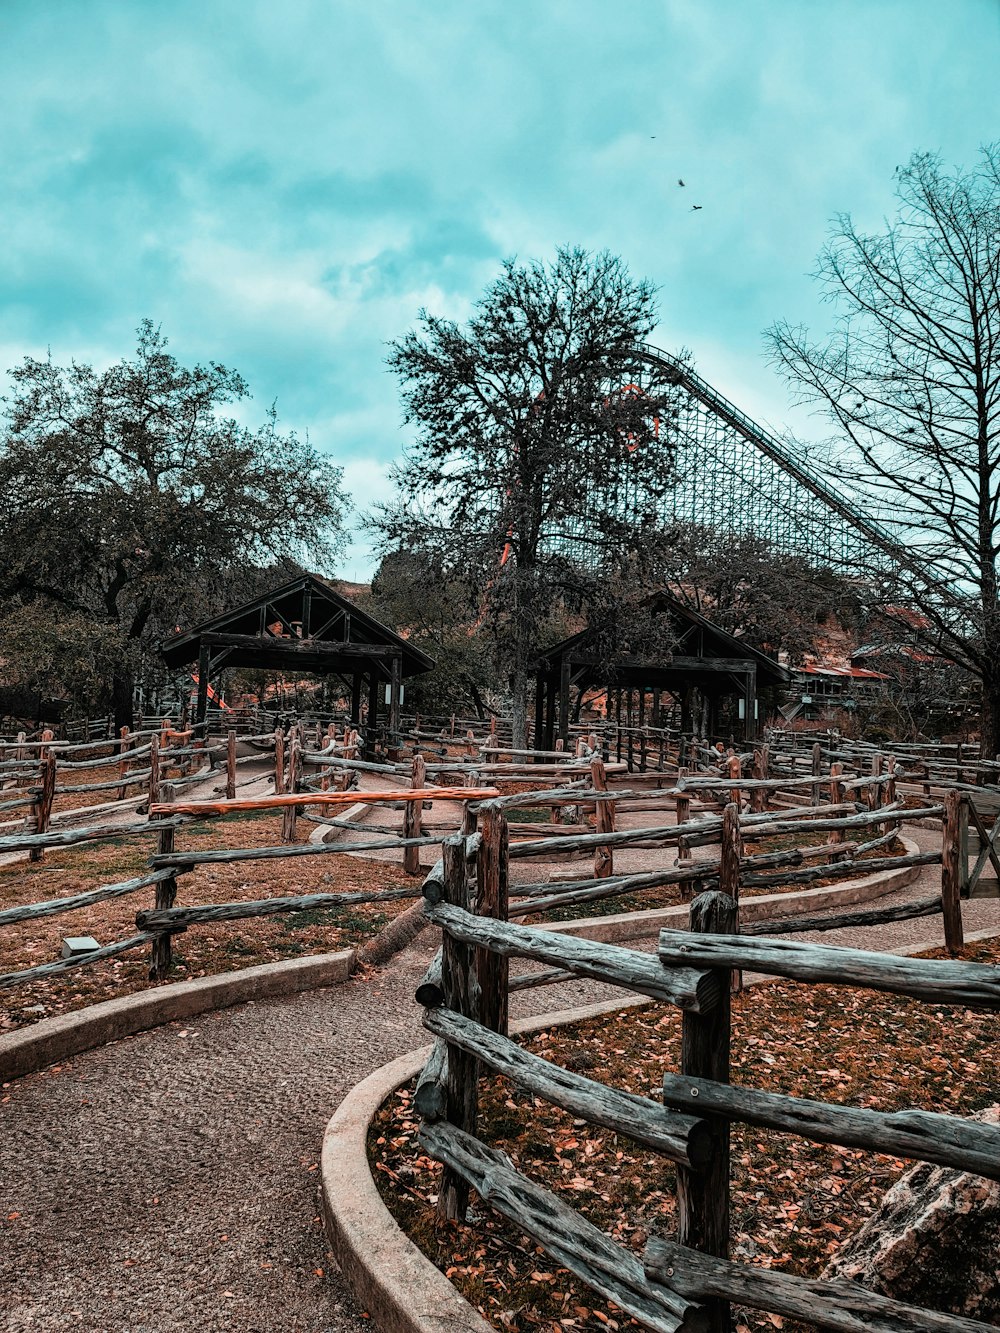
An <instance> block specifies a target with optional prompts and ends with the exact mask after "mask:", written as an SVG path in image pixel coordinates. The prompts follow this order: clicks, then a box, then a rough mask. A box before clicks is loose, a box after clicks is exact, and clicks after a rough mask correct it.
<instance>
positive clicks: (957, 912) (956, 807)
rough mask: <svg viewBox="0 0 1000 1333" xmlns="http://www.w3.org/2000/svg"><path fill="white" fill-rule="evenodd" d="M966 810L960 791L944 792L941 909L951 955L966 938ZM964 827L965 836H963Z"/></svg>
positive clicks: (956, 951)
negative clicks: (964, 850)
mask: <svg viewBox="0 0 1000 1333" xmlns="http://www.w3.org/2000/svg"><path fill="white" fill-rule="evenodd" d="M968 818H969V811H968V808H967V807H966V804H965V800H964V798H963V796H962V793H961V792H958V791H947V792H945V796H944V816H943V818H942V820H941V910H942V914H943V916H944V943H945V948H946V949H947V950H948V952H949V953H950V954H952V955H953V956H954V955H955V954H956V953H958V952H959V951H960V950H961V948H962V946H963V944H964V943H965V939H964V936H963V933H962V896H963V895H962V889H963V885H964V882H965V880H966V878H967V876H968V857H967V855H963V849H964V846H965V845H966V844H967V842H968ZM963 826H964V832H965V837H963Z"/></svg>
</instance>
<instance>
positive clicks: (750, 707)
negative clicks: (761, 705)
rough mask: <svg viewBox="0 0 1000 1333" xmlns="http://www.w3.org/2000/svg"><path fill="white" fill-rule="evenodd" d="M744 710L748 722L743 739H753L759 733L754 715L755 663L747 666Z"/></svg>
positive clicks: (755, 697) (755, 707) (755, 699)
mask: <svg viewBox="0 0 1000 1333" xmlns="http://www.w3.org/2000/svg"><path fill="white" fill-rule="evenodd" d="M743 711H744V714H745V724H746V725H745V726H744V728H743V739H744V740H746V741H752V740H754V738H755V737H756V735H757V719H756V717H755V716H754V714H755V713H756V711H757V668H756V666H753V665H751V666H750V667H748V668H747V674H746V684H745V686H744V688H743Z"/></svg>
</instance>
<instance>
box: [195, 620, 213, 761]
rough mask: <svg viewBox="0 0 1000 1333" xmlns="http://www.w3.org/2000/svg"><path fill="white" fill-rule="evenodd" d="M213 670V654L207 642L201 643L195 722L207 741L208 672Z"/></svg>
mask: <svg viewBox="0 0 1000 1333" xmlns="http://www.w3.org/2000/svg"><path fill="white" fill-rule="evenodd" d="M210 670H211V656H210V652H209V649H208V646H207V645H206V644H201V645H200V646H199V648H198V704H197V708H196V711H195V722H196V723H197V724H198V725H199V726H201V728H202V730H201V739H202V740H203V741H207V739H208V727H207V726H204V725H203V724H204V723H205V721H206V719H207V718H208V673H209V671H210Z"/></svg>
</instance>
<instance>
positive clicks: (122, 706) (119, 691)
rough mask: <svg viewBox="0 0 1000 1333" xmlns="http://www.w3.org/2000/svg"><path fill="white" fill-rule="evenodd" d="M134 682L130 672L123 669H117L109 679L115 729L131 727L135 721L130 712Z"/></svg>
mask: <svg viewBox="0 0 1000 1333" xmlns="http://www.w3.org/2000/svg"><path fill="white" fill-rule="evenodd" d="M134 685H135V680H134V677H133V675H132V672H131V671H129V670H128V669H127V668H125V667H121V668H119V670H117V671H116V672H115V673H114V675H113V676H112V677H111V711H112V712H113V713H114V715H115V729H116V730H120V729H121V728H122V727H129V728H131V727H133V726H134V725H135V719H134V716H133V712H132V692H133V687H134Z"/></svg>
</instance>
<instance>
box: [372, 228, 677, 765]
mask: <svg viewBox="0 0 1000 1333" xmlns="http://www.w3.org/2000/svg"><path fill="white" fill-rule="evenodd" d="M654 323H655V302H654V292H653V289H652V287H651V286H650V285H649V284H648V283H646V282H641V281H634V280H633V279H632V278H631V277H630V275H629V273H628V270H627V269H626V267H625V265H624V264H623V263H622V261H621V260H620V259H617V258H615V257H614V256H612V255H609V254H607V253H603V254H599V255H596V256H592V255H590V254H587V253H586V252H585V251H583V250H579V249H561V250H559V251H558V252H557V255H556V258H555V261H554V262H553V263H551V264H548V265H546V264H543V263H540V262H531V263H528V264H523V265H522V264H518V263H517V262H516V261H515V260H513V259H511V260H508V261H507V262H506V263H505V264H504V265H503V270H502V273H501V275H500V276H499V278H498V279H497V280H496V281H495V282H494V283H492V284H491V286H490V287H489V288H487V290H486V292H485V293H484V295H483V297H482V298H481V299H480V301H479V302H478V303H477V305H476V307H475V311H474V313H473V315H472V318H471V319H470V320H469V321H468V323H467V324H466V325H465V326H464V327H460V326H459V325H458V324H456V323H455V322H454V321H452V320H447V319H442V318H440V317H438V316H436V315H431V314H428V313H427V312H426V311H422V312H421V313H420V327H419V329H418V330H415V331H411V332H410V333H408V334H407V335H406V336H405V337H404V338H402V339H401V340H399V341H398V342H396V343H394V344H393V345H392V347H391V351H390V355H389V365H390V367H391V369H392V370H393V371H394V372H395V373H396V375H397V376H398V378H399V380H400V384H401V393H402V400H403V405H404V410H405V420H406V423H407V424H408V425H410V426H412V427H413V428H414V431H415V438H414V440H413V443H412V446H411V449H410V451H409V454H408V456H407V458H406V459H405V462H404V463H403V464H402V465H401V466H400V467H399V469H398V470H397V473H396V481H397V484H398V491H399V493H398V499H397V500H396V501H395V503H393V504H391V505H389V506H386V507H383V508H382V509H381V510H380V511H379V514H378V523H379V526H380V528H381V532H382V537H383V549H384V550H385V551H386V552H390V551H398V550H403V551H407V550H420V551H424V552H427V553H431V554H432V555H433V556H434V558H437V559H440V561H441V562H442V565H443V567H445V568H447V569H449V570H450V571H452V572H453V573H454V576H455V577H456V578H457V579H458V580H459V581H460V582H462V583H464V584H468V585H469V586H471V587H472V588H473V589H474V590H475V593H476V598H477V600H478V602H479V604H480V614H481V616H482V621H481V629H480V631H479V632H480V633H482V634H483V635H488V636H489V637H490V638H491V639H492V642H493V644H494V645H495V647H496V651H497V653H498V657H499V659H500V660H501V662H502V664H503V675H504V676H505V677H506V679H507V682H508V684H509V689H510V694H511V699H512V713H513V723H514V736H515V744H516V745H519V746H523V745H524V743H525V731H526V687H527V680H528V675H529V670H530V664H531V660H532V656H533V653H534V651H535V650H536V649H537V647H538V644H539V637H540V631H541V627H542V625H543V623H544V621H545V619H546V617H547V616H548V615H549V614H550V613H551V611H552V609H553V608H554V607H555V606H556V605H557V604H558V603H559V602H560V601H565V602H566V603H567V605H570V606H573V605H575V604H576V603H578V602H579V600H580V599H581V598H583V597H585V596H586V593H587V590H588V589H589V588H590V587H592V586H593V582H594V570H595V569H597V568H599V567H600V566H601V564H602V563H603V562H604V561H605V560H606V559H607V558H608V557H609V556H610V555H611V554H612V553H614V552H617V551H619V550H621V549H622V548H623V547H627V546H629V545H630V544H631V543H632V541H633V540H634V537H635V534H636V532H637V531H640V530H641V529H642V528H643V526H644V525H647V526H648V525H651V524H654V523H655V516H656V513H657V510H658V507H659V502H660V501H661V500H662V498H663V496H664V495H665V493H666V492H667V491H668V490H669V488H670V486H671V484H672V480H673V442H672V432H671V430H670V429H669V426H670V423H671V421H672V419H673V416H674V394H675V390H674V389H672V387H671V386H670V385H669V384H667V383H664V382H662V381H659V380H657V379H656V378H655V376H652V375H650V374H649V373H648V372H647V373H646V374H645V376H644V377H642V376H640V372H639V370H638V369H637V367H638V365H639V361H640V358H639V357H638V356H637V353H638V352H639V350H640V348H641V344H642V343H643V341H644V339H645V338H646V337H648V335H649V333H650V332H651V330H652V328H653V326H654ZM640 385H641V388H640ZM581 549H583V550H589V551H590V552H591V555H592V566H593V568H591V569H590V570H587V569H582V568H581V567H580V566H581V562H580V560H579V558H578V553H579V551H580V550H581Z"/></svg>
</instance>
